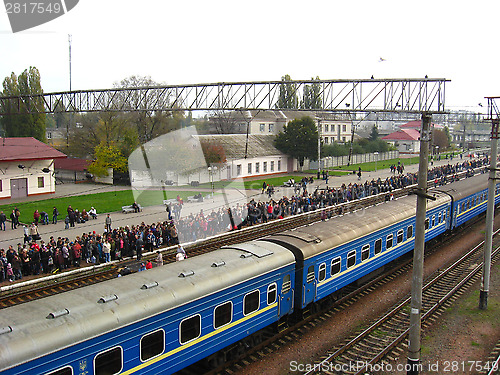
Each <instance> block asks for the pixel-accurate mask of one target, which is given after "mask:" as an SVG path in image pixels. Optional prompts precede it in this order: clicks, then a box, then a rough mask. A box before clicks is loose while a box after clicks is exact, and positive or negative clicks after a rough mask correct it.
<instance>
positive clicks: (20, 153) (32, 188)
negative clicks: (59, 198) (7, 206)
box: [0, 137, 66, 199]
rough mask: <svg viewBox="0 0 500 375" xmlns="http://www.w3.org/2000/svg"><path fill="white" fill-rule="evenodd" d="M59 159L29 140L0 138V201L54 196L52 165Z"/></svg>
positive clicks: (52, 151)
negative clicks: (33, 196)
mask: <svg viewBox="0 0 500 375" xmlns="http://www.w3.org/2000/svg"><path fill="white" fill-rule="evenodd" d="M63 158H66V155H65V154H63V153H62V152H60V151H57V150H56V149H55V148H53V147H50V146H49V145H46V144H45V143H43V142H40V141H39V140H37V139H35V138H33V137H16V138H0V199H6V198H19V197H27V196H31V195H41V194H50V193H55V191H56V182H55V173H54V161H55V160H57V159H63Z"/></svg>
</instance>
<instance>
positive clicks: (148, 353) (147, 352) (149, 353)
mask: <svg viewBox="0 0 500 375" xmlns="http://www.w3.org/2000/svg"><path fill="white" fill-rule="evenodd" d="M163 350H165V331H164V330H162V329H160V330H158V331H155V332H152V333H149V334H147V335H144V336H142V338H141V361H142V362H145V361H147V360H148V359H150V358H153V357H156V356H158V355H160V354H161V353H163Z"/></svg>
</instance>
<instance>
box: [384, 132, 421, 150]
mask: <svg viewBox="0 0 500 375" xmlns="http://www.w3.org/2000/svg"><path fill="white" fill-rule="evenodd" d="M382 139H383V140H384V141H386V142H388V143H391V144H393V145H394V146H395V147H396V148H397V149H398V151H399V152H400V153H403V154H404V153H406V154H409V153H419V152H420V132H419V131H418V130H416V129H413V128H406V129H401V130H398V131H397V132H394V133H391V134H389V135H386V136H385V137H382Z"/></svg>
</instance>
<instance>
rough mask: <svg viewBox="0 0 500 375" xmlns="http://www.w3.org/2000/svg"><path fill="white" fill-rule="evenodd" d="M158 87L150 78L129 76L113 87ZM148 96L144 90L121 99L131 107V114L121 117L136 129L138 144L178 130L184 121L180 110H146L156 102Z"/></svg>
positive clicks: (152, 97) (155, 98) (153, 97)
mask: <svg viewBox="0 0 500 375" xmlns="http://www.w3.org/2000/svg"><path fill="white" fill-rule="evenodd" d="M158 85H159V84H158V83H157V82H155V81H153V80H152V79H151V77H141V76H130V77H128V78H125V79H123V80H122V81H121V82H120V83H119V84H115V87H117V88H132V87H154V86H158ZM148 94H149V92H148V90H147V89H145V90H138V91H134V92H133V93H132V94H131V95H127V96H126V97H125V96H124V97H123V101H124V102H125V101H126V103H127V104H129V105H131V109H132V112H129V113H126V114H125V116H123V117H124V118H126V119H127V120H128V121H130V123H131V124H133V125H134V126H135V127H136V128H137V135H138V137H139V142H140V143H146V142H149V141H150V140H152V139H153V138H156V137H158V136H159V135H162V134H165V133H168V132H170V131H172V130H176V129H180V127H181V123H182V121H183V119H184V112H183V111H181V110H178V111H177V110H176V111H173V112H172V111H150V110H146V108H148V107H149V106H151V105H152V104H153V103H154V102H155V101H157V100H158V98H157V97H155V96H151V95H148ZM123 95H125V93H124V94H123Z"/></svg>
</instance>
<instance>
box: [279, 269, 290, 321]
mask: <svg viewBox="0 0 500 375" xmlns="http://www.w3.org/2000/svg"><path fill="white" fill-rule="evenodd" d="M278 309H279V312H278V315H279V316H280V317H281V316H283V315H285V314H288V313H289V312H291V311H292V310H293V289H292V280H291V275H290V274H288V275H285V277H283V285H282V286H281V294H280V297H279V306H278Z"/></svg>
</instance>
